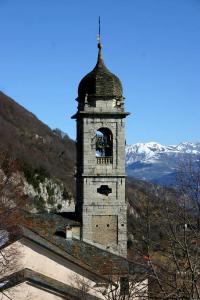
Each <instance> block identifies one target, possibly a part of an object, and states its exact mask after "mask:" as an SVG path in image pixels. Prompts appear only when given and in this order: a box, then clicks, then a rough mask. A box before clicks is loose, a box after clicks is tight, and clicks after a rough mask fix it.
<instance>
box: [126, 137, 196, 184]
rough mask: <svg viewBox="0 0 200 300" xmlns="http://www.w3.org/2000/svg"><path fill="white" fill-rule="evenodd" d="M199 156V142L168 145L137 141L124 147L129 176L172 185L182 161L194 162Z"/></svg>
mask: <svg viewBox="0 0 200 300" xmlns="http://www.w3.org/2000/svg"><path fill="white" fill-rule="evenodd" d="M199 157H200V143H199V142H197V143H192V142H182V143H180V144H178V145H170V146H164V145H161V144H159V143H156V142H149V143H137V144H133V145H129V146H127V147H126V170H127V174H128V175H129V176H131V177H135V178H137V179H142V180H147V181H151V182H153V183H158V184H163V185H167V186H169V185H174V182H175V177H176V174H177V170H178V166H179V165H180V163H181V162H182V161H184V160H191V161H192V162H194V163H195V161H196V160H197V159H199Z"/></svg>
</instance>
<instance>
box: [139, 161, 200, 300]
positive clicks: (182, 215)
mask: <svg viewBox="0 0 200 300" xmlns="http://www.w3.org/2000/svg"><path fill="white" fill-rule="evenodd" d="M177 187H178V188H177V191H176V192H175V194H174V195H175V199H170V198H169V197H168V194H167V193H166V191H165V190H163V193H160V194H159V197H158V196H157V197H156V201H154V202H153V203H152V202H150V201H149V198H148V201H147V202H146V210H145V214H144V216H143V217H144V218H143V221H144V223H146V229H145V234H144V238H143V242H144V244H145V248H146V260H147V263H148V265H149V267H150V285H149V286H150V290H149V299H188V300H189V299H200V260H199V257H200V227H199V220H200V162H199V160H197V162H196V164H195V165H194V164H193V163H192V162H191V161H185V162H184V163H182V164H180V167H179V172H178V176H177ZM154 194H155V195H156V192H154ZM157 194H158V193H157ZM155 203H156V205H158V203H159V218H158V222H157V220H156V219H155ZM152 204H153V205H152ZM155 223H157V225H158V226H159V232H160V234H161V235H160V243H158V240H157V239H155V232H154V231H153V230H152V229H153V228H155Z"/></svg>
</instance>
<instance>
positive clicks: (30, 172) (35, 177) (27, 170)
mask: <svg viewBox="0 0 200 300" xmlns="http://www.w3.org/2000/svg"><path fill="white" fill-rule="evenodd" d="M22 170H23V172H24V176H25V178H26V180H27V182H28V183H29V184H31V185H32V186H33V187H34V189H37V190H38V191H39V184H40V183H43V182H44V181H45V179H46V178H49V174H48V172H47V171H46V170H45V169H44V168H42V167H40V168H35V169H34V168H32V167H30V166H29V165H27V164H23V166H22Z"/></svg>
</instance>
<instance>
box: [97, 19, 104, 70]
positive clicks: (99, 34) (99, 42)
mask: <svg viewBox="0 0 200 300" xmlns="http://www.w3.org/2000/svg"><path fill="white" fill-rule="evenodd" d="M97 41H98V48H99V52H98V61H97V64H98V63H100V62H101V63H102V62H103V56H102V50H101V49H102V44H101V17H100V16H99V32H98V36H97Z"/></svg>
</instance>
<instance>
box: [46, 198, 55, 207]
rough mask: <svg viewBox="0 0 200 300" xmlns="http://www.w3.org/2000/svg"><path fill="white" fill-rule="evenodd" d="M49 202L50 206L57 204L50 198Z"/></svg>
mask: <svg viewBox="0 0 200 300" xmlns="http://www.w3.org/2000/svg"><path fill="white" fill-rule="evenodd" d="M47 202H48V204H49V205H54V203H55V201H54V198H53V197H49V198H48V200H47Z"/></svg>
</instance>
